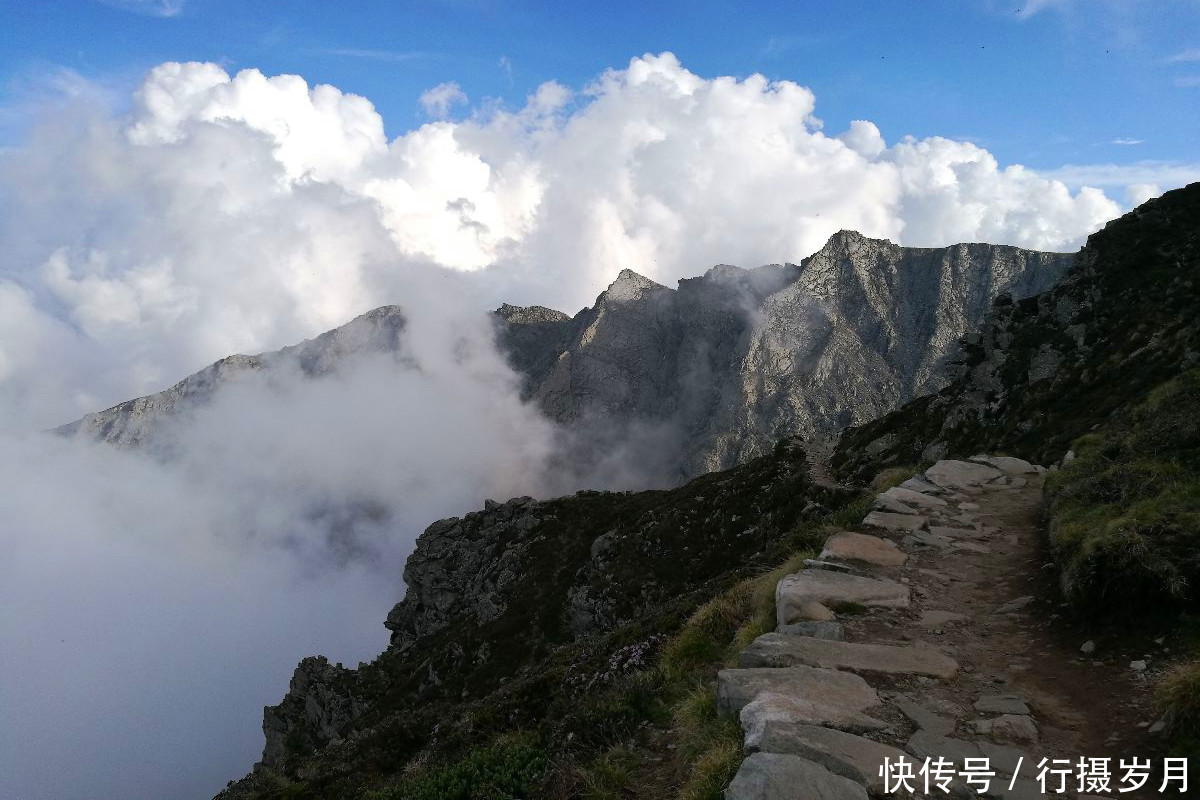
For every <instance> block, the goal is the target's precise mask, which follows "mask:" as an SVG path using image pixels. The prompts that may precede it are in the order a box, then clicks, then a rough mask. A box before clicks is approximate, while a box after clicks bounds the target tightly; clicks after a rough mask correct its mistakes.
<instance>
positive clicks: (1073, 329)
mask: <svg viewBox="0 0 1200 800" xmlns="http://www.w3.org/2000/svg"><path fill="white" fill-rule="evenodd" d="M1198 308H1200V184H1191V185H1190V186H1187V187H1185V188H1183V189H1177V190H1175V191H1172V192H1167V193H1166V194H1164V195H1163V196H1162V197H1159V198H1156V199H1154V200H1150V201H1149V202H1147V203H1145V204H1144V205H1142V206H1139V207H1138V208H1137V209H1135V210H1134V211H1132V212H1130V213H1129V214H1126V215H1125V216H1123V217H1121V218H1120V219H1117V220H1114V221H1112V222H1110V223H1109V224H1108V225H1106V226H1105V227H1104V229H1103V230H1101V231H1099V232H1097V233H1095V234H1093V235H1092V236H1091V237H1089V238H1088V242H1087V245H1086V246H1085V247H1084V248H1083V250H1082V251H1081V252H1080V254H1079V257H1078V258H1077V259H1076V261H1075V265H1074V266H1073V267H1072V269H1071V270H1070V272H1068V273H1067V275H1066V276H1065V277H1064V278H1063V280H1062V281H1061V282H1060V283H1059V284H1058V285H1057V286H1055V287H1054V288H1053V289H1051V290H1049V291H1047V292H1043V293H1041V294H1038V295H1035V296H1032V297H1028V298H1025V299H1024V300H1021V299H1017V298H1015V297H1013V296H1010V295H1001V296H1000V297H999V298H997V301H996V302H995V304H994V305H993V307H992V309H991V311H990V313H989V315H988V317H987V320H986V322H985V323H984V324H983V325H982V326H980V327H979V329H978V330H975V331H972V332H971V334H970V335H969V336H967V337H966V338H965V340H964V342H963V346H962V354H961V357H959V358H958V360H957V361H956V363H954V364H953V365H952V367H951V374H952V375H953V380H952V382H951V383H950V384H949V385H948V386H946V387H945V388H944V389H943V390H942V391H940V392H938V393H936V394H932V395H929V396H927V397H924V398H921V399H919V400H917V401H916V402H913V403H911V404H909V405H907V406H905V407H903V408H901V409H900V410H898V411H896V412H895V413H892V414H888V415H886V416H883V417H881V418H880V419H877V420H875V421H872V422H868V423H867V424H865V425H862V426H861V427H859V428H856V429H853V430H850V431H847V433H846V435H845V436H844V437H843V438H842V440H841V442H840V444H839V445H838V448H837V452H836V454H835V456H834V463H835V467H836V469H837V470H838V471H839V472H840V473H841V474H843V475H846V476H853V475H858V476H860V477H862V476H868V475H871V474H874V472H875V471H877V470H878V469H879V468H881V467H882V466H886V465H889V464H916V463H919V462H922V461H930V460H936V459H938V458H941V457H943V456H945V455H947V454H951V455H970V454H972V453H976V452H982V451H1007V452H1012V453H1015V454H1018V455H1021V456H1022V457H1025V458H1029V459H1031V460H1033V461H1037V462H1044V463H1052V462H1054V461H1057V460H1059V459H1060V458H1062V455H1063V453H1064V452H1065V451H1066V450H1067V448H1068V446H1069V445H1070V443H1071V442H1072V441H1073V440H1074V439H1075V438H1077V437H1078V436H1080V435H1081V434H1083V433H1086V432H1087V431H1089V430H1091V429H1092V428H1093V427H1094V426H1096V425H1098V424H1100V423H1101V422H1102V421H1104V420H1106V419H1107V418H1108V417H1109V416H1110V415H1111V414H1112V413H1113V412H1114V411H1116V410H1118V409H1120V408H1122V407H1124V406H1126V405H1128V404H1130V403H1131V402H1133V401H1136V400H1139V399H1141V398H1142V397H1144V396H1145V395H1146V394H1147V392H1148V391H1149V390H1150V389H1152V388H1153V387H1155V386H1157V385H1159V384H1160V383H1163V382H1164V381H1167V380H1169V379H1171V378H1173V377H1175V376H1176V375H1178V374H1179V373H1180V372H1182V371H1184V370H1186V369H1188V368H1190V367H1194V366H1196V365H1197V364H1200V316H1198V315H1197V313H1196V310H1197V309H1198Z"/></svg>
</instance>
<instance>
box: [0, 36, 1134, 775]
mask: <svg viewBox="0 0 1200 800" xmlns="http://www.w3.org/2000/svg"><path fill="white" fill-rule="evenodd" d="M423 104H424V106H425V108H426V111H427V112H428V113H429V115H430V117H431V121H430V122H429V123H428V124H425V125H422V126H420V127H418V128H415V129H414V130H411V131H409V132H407V133H405V134H403V135H401V136H399V137H397V138H395V139H393V140H391V141H389V140H388V139H387V138H386V136H385V134H384V125H383V120H382V119H381V118H380V116H379V115H378V113H376V111H375V109H374V108H373V106H372V105H371V103H370V102H369V101H368V100H367V99H365V98H362V97H358V96H354V95H350V94H345V93H343V92H341V91H339V90H338V89H336V88H334V87H331V86H309V85H308V84H307V83H306V82H305V81H304V80H303V79H302V78H300V77H297V76H289V75H281V76H275V77H267V76H264V75H263V74H261V73H260V72H258V71H256V70H245V71H242V72H239V73H237V74H236V75H233V76H231V75H229V74H228V73H227V72H225V71H224V70H223V69H222V68H220V67H218V66H216V65H214V64H199V63H189V64H177V63H168V64H163V65H161V66H158V67H156V68H155V69H153V70H152V71H151V72H150V73H149V74H148V75H147V76H146V78H145V80H144V82H143V83H142V84H141V86H140V87H139V88H138V90H137V91H136V93H135V94H134V96H133V97H132V99H131V102H130V103H128V104H127V105H126V106H124V107H122V108H121V110H119V111H117V110H114V108H113V106H111V105H109V104H106V103H104V102H100V101H98V100H96V99H94V98H93V99H89V96H88V94H87V93H86V92H85V93H81V94H80V95H79V96H78V97H77V98H76V99H74V100H72V101H69V102H65V103H56V104H54V105H53V107H50V108H47V110H46V111H45V113H43V114H42V115H41V116H40V118H39V119H38V120H37V122H36V124H35V125H33V126H32V127H31V129H30V131H29V135H28V140H27V143H26V144H24V145H22V146H19V147H17V148H12V149H9V150H7V151H4V152H2V153H0V243H2V247H0V431H3V433H0V486H2V487H3V490H2V491H0V713H2V714H3V725H0V796H6V797H7V796H39V797H42V796H44V797H66V796H81V795H86V796H110V797H116V796H120V797H128V798H136V797H167V796H170V797H193V796H194V797H200V796H206V795H209V794H211V793H212V792H214V791H215V790H217V789H219V788H220V787H221V786H222V785H223V783H224V781H225V780H228V779H230V778H234V777H237V776H239V775H240V774H242V773H244V772H245V771H246V770H247V769H248V768H249V766H250V764H251V763H252V762H253V761H254V760H255V758H256V756H257V754H258V751H259V749H260V747H261V734H260V732H259V724H260V721H261V707H262V706H263V705H264V704H267V703H274V702H277V701H278V699H279V697H280V696H281V695H282V693H283V691H284V690H285V687H286V684H287V679H288V677H289V676H290V674H291V670H292V668H293V666H294V665H295V663H296V661H297V660H298V659H299V658H300V657H302V656H304V655H309V654H313V653H324V654H326V655H328V656H330V657H331V659H333V660H341V661H346V662H348V663H355V662H357V661H359V660H365V659H369V658H371V657H372V656H374V655H375V654H377V653H378V652H379V650H380V649H381V648H382V647H383V646H384V645H385V643H386V636H385V633H386V632H385V631H384V630H383V628H382V624H381V622H382V620H383V618H384V616H385V615H386V613H387V610H388V609H389V608H390V606H391V605H392V604H393V603H394V602H395V601H396V600H397V599H399V597H400V596H401V595H402V594H403V584H402V581H401V579H400V570H401V569H402V566H403V562H404V559H405V557H406V556H407V554H408V553H409V552H410V551H411V549H412V545H413V541H414V539H415V537H416V536H417V535H418V534H419V533H420V531H421V530H422V529H423V527H424V526H425V525H426V524H427V523H428V522H430V521H432V520H433V519H435V518H438V517H442V516H447V515H450V514H460V513H463V512H465V511H468V510H471V509H473V508H475V507H477V506H478V505H479V504H480V503H481V502H482V500H483V498H485V497H497V498H505V497H509V496H513V495H517V494H525V493H529V494H535V495H538V494H546V493H553V492H558V491H566V490H568V489H570V488H574V487H573V484H585V483H588V482H590V481H589V476H587V475H576V476H571V477H569V478H565V479H564V478H563V476H562V474H561V471H559V470H554V469H548V468H547V464H548V463H549V462H550V461H551V460H552V458H553V455H554V453H555V452H556V448H557V443H558V442H559V441H560V438H559V437H560V436H561V434H562V432H561V431H556V430H554V429H553V426H552V425H551V424H550V423H548V422H547V421H546V420H545V419H544V418H542V417H541V416H540V415H539V414H538V413H537V411H536V410H535V409H533V408H530V407H529V406H527V405H525V404H524V403H522V401H521V400H520V397H519V393H518V383H517V380H516V378H515V376H513V375H512V373H511V371H510V370H509V369H508V367H507V366H506V365H505V363H504V361H503V358H502V357H501V356H500V355H499V354H498V353H497V351H496V348H495V346H494V343H493V341H492V338H491V336H492V334H491V328H490V326H489V324H488V322H487V320H486V318H485V315H484V312H485V311H486V310H487V309H488V308H492V307H495V306H496V305H498V304H499V303H500V302H501V301H509V302H515V303H522V304H524V303H539V304H543V305H548V306H552V307H557V308H562V309H563V310H565V311H568V312H573V311H574V310H576V309H578V308H579V307H581V306H583V305H586V304H589V303H590V302H591V300H592V299H593V298H594V297H595V295H596V294H597V293H598V292H599V291H601V290H602V289H603V287H604V286H605V285H606V284H608V283H609V282H610V281H611V280H612V279H613V278H614V277H615V275H616V273H617V272H618V271H619V270H620V269H621V268H624V267H629V268H632V269H634V270H636V271H638V272H640V273H642V274H644V275H646V276H648V277H651V278H653V279H655V280H657V281H660V282H662V283H666V284H668V285H671V284H673V282H674V281H675V280H676V279H678V278H681V277H688V276H693V275H697V274H700V273H701V272H703V271H704V270H705V269H706V268H707V267H708V266H710V265H712V264H714V263H718V262H721V263H733V264H742V265H745V266H754V265H758V264H762V263H770V262H782V261H799V260H800V259H801V258H802V257H804V256H805V255H808V254H809V253H811V252H813V251H815V250H816V249H818V248H819V247H820V246H821V245H822V244H823V243H824V242H825V240H826V239H827V238H828V237H829V236H830V235H831V234H832V233H834V232H836V231H837V230H839V229H841V228H852V229H855V230H858V231H861V232H863V233H865V234H867V235H870V236H876V237H887V238H890V239H892V240H894V241H897V242H900V243H902V244H909V245H945V244H950V243H953V242H958V241H989V242H996V243H1005V244H1014V245H1021V246H1025V247H1032V248H1039V249H1054V250H1070V249H1074V248H1076V247H1077V246H1078V245H1079V244H1080V243H1081V242H1082V240H1083V239H1084V238H1085V237H1086V236H1087V234H1088V233H1090V232H1091V231H1093V230H1095V229H1096V228H1097V227H1099V226H1100V225H1101V224H1103V223H1104V222H1105V221H1107V220H1108V219H1111V218H1112V217H1114V216H1116V215H1117V214H1119V213H1120V212H1121V210H1122V208H1121V206H1120V205H1119V204H1118V203H1117V202H1116V201H1114V200H1113V199H1111V198H1109V197H1107V196H1106V195H1105V194H1104V193H1103V192H1101V191H1099V190H1097V189H1089V188H1084V189H1080V190H1078V191H1071V190H1069V189H1068V188H1067V186H1066V185H1064V184H1063V183H1061V182H1059V181H1056V180H1051V179H1048V178H1046V177H1043V176H1041V175H1039V174H1038V173H1036V172H1034V171H1031V170H1028V169H1024V168H1022V167H1020V166H1015V165H1014V166H1007V167H1003V168H1002V167H1001V166H1000V165H998V164H997V162H996V160H995V158H993V157H992V156H991V155H990V154H989V153H988V152H987V151H986V150H984V149H981V148H980V147H977V146H975V145H973V144H970V143H966V142H961V141H953V140H950V139H942V138H936V137H935V138H929V139H922V140H915V139H911V138H906V139H903V140H900V141H897V142H893V143H890V144H889V143H888V142H886V141H885V140H884V139H883V137H882V136H881V134H880V132H879V130H878V129H877V128H876V126H875V125H873V124H872V123H870V122H867V121H855V122H853V123H852V124H851V125H850V126H849V127H848V128H847V129H846V130H844V131H837V132H826V131H825V130H824V129H823V126H822V123H821V122H820V120H819V119H818V118H817V117H816V116H814V114H815V99H814V97H813V94H812V92H810V91H809V90H808V89H806V88H804V87H803V86H800V85H798V84H796V83H792V82H788V81H777V82H772V81H768V80H766V79H765V78H763V77H761V76H758V75H752V76H750V77H747V78H745V79H740V80H739V79H735V78H731V77H717V78H712V79H707V78H703V77H700V76H697V75H695V74H693V73H691V72H689V71H688V70H687V69H686V68H684V67H683V66H682V65H681V64H680V63H679V62H678V61H677V60H676V59H675V57H674V56H672V55H670V54H662V55H658V56H654V55H646V56H643V57H641V58H635V59H633V60H632V61H630V63H629V65H628V66H627V67H626V68H624V69H620V70H609V71H606V72H605V73H603V74H602V75H599V76H597V77H596V78H595V80H594V81H592V82H591V83H590V84H588V85H586V86H583V87H575V88H572V87H566V86H562V85H560V84H557V83H553V82H551V83H547V84H544V85H542V86H541V87H540V88H538V89H537V91H536V92H535V93H534V94H532V95H531V96H530V97H529V98H527V99H526V101H525V102H524V104H523V105H521V106H520V107H519V108H509V107H506V106H504V105H503V104H500V103H497V102H491V101H485V102H482V103H480V104H478V105H475V106H471V105H470V103H469V101H468V100H467V98H466V97H465V96H464V95H463V94H462V92H461V90H459V89H458V88H457V87H456V86H453V85H451V84H445V85H442V86H439V87H434V88H433V89H431V90H430V92H428V93H427V94H426V96H425V97H424V98H423ZM456 109H463V114H462V115H461V116H460V117H459V118H457V119H455V120H451V119H448V118H446V117H447V115H448V114H449V113H450V112H452V111H455V110H456ZM1131 191H1133V192H1134V193H1135V194H1136V193H1139V192H1142V193H1144V192H1145V191H1146V187H1141V188H1137V187H1135V188H1134V189H1132V190H1131ZM384 304H398V305H401V306H402V307H403V308H404V309H405V315H406V317H407V319H408V326H407V328H406V332H405V352H404V354H403V355H404V358H403V359H401V360H395V359H380V358H375V359H371V358H364V359H361V360H360V361H358V362H355V363H352V364H348V365H346V367H345V368H344V369H342V370H340V371H339V372H338V373H337V374H336V375H332V376H329V377H327V378H325V379H322V380H319V381H312V380H304V379H301V378H298V377H294V378H291V379H287V378H280V379H278V380H275V381H272V382H265V381H248V382H246V383H244V384H239V385H238V386H237V387H236V388H234V389H230V390H229V391H227V392H225V393H223V394H221V395H218V397H217V398H216V401H215V402H214V403H212V404H211V406H210V407H208V408H206V409H205V410H204V411H203V412H202V413H199V414H197V415H196V416H195V417H193V418H192V419H190V420H189V421H188V423H187V424H186V425H184V426H181V427H180V430H179V431H178V432H177V434H176V435H177V436H178V444H179V445H180V447H178V448H177V449H176V453H177V455H176V458H175V459H174V460H172V461H170V462H162V461H158V460H153V459H151V458H150V457H148V456H146V455H144V454H139V453H132V452H120V451H116V450H114V449H113V448H110V447H106V446H103V445H96V444H89V443H85V442H81V441H69V440H64V439H60V438H58V437H51V436H46V435H43V434H40V433H39V431H41V430H43V429H45V428H47V427H50V426H54V425H58V424H62V423H65V422H68V421H71V420H73V419H76V418H78V417H79V416H81V415H82V414H83V413H86V412H88V411H94V410H97V409H100V408H104V407H106V406H108V405H111V404H113V403H116V402H118V401H120V400H124V399H127V398H130V397H134V396H137V395H141V394H145V393H149V392H153V391H158V390H160V389H163V388H165V387H166V386H168V385H170V384H171V383H173V382H175V381H176V380H178V379H180V378H182V377H183V376H185V375H187V374H189V373H191V372H193V371H195V370H197V369H199V368H200V367H203V366H204V365H206V364H208V363H210V362H212V361H214V360H216V359H218V358H221V357H223V356H226V355H229V354H232V353H255V352H261V351H265V350H271V349H276V348H279V347H281V346H284V345H288V344H293V343H295V342H297V341H300V340H302V339H304V338H310V337H312V336H315V335H317V334H319V333H321V332H323V331H325V330H328V329H330V328H333V327H335V326H338V325H341V324H343V323H345V322H346V321H348V320H349V319H351V318H352V317H354V316H356V315H358V314H360V313H362V312H364V311H366V310H368V309H371V308H373V307H376V306H380V305H384ZM618 474H621V472H620V470H619V469H613V468H612V465H609V470H608V471H607V472H606V473H605V477H604V478H599V477H595V476H593V478H592V479H593V480H595V481H604V480H609V481H610V482H611V480H612V478H611V476H613V475H618ZM364 509H366V510H368V511H367V513H364V512H363V510H364ZM331 530H334V531H336V533H337V535H331Z"/></svg>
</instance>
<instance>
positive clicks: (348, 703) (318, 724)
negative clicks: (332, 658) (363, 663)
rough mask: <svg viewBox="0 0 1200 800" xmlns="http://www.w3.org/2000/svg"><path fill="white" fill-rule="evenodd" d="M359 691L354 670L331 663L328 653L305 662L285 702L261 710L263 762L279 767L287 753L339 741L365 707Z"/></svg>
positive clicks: (307, 751)
mask: <svg viewBox="0 0 1200 800" xmlns="http://www.w3.org/2000/svg"><path fill="white" fill-rule="evenodd" d="M360 693H361V689H360V687H359V680H358V673H357V672H355V671H354V670H349V669H346V668H345V667H343V666H342V665H341V664H330V663H329V661H328V659H326V658H325V657H324V656H312V657H309V658H306V659H304V660H303V661H301V662H300V664H299V665H298V666H297V667H296V671H295V672H294V673H293V674H292V680H291V683H290V684H289V685H288V691H287V695H285V696H284V698H283V701H282V702H281V703H280V704H279V705H277V706H270V707H268V708H266V709H265V710H264V711H263V737H264V739H265V745H264V746H263V757H262V763H263V765H264V766H277V765H278V764H281V763H282V762H283V761H284V759H285V758H286V757H287V755H288V754H296V753H310V752H312V751H313V750H315V749H317V748H318V747H324V746H326V745H328V744H332V743H337V742H339V741H341V733H342V732H343V731H345V730H346V729H347V728H348V726H349V725H350V724H351V723H352V722H354V720H356V719H357V718H358V717H359V716H360V715H361V714H362V712H363V710H364V705H363V703H362V701H361V700H359V699H358V698H359V695H360Z"/></svg>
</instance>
